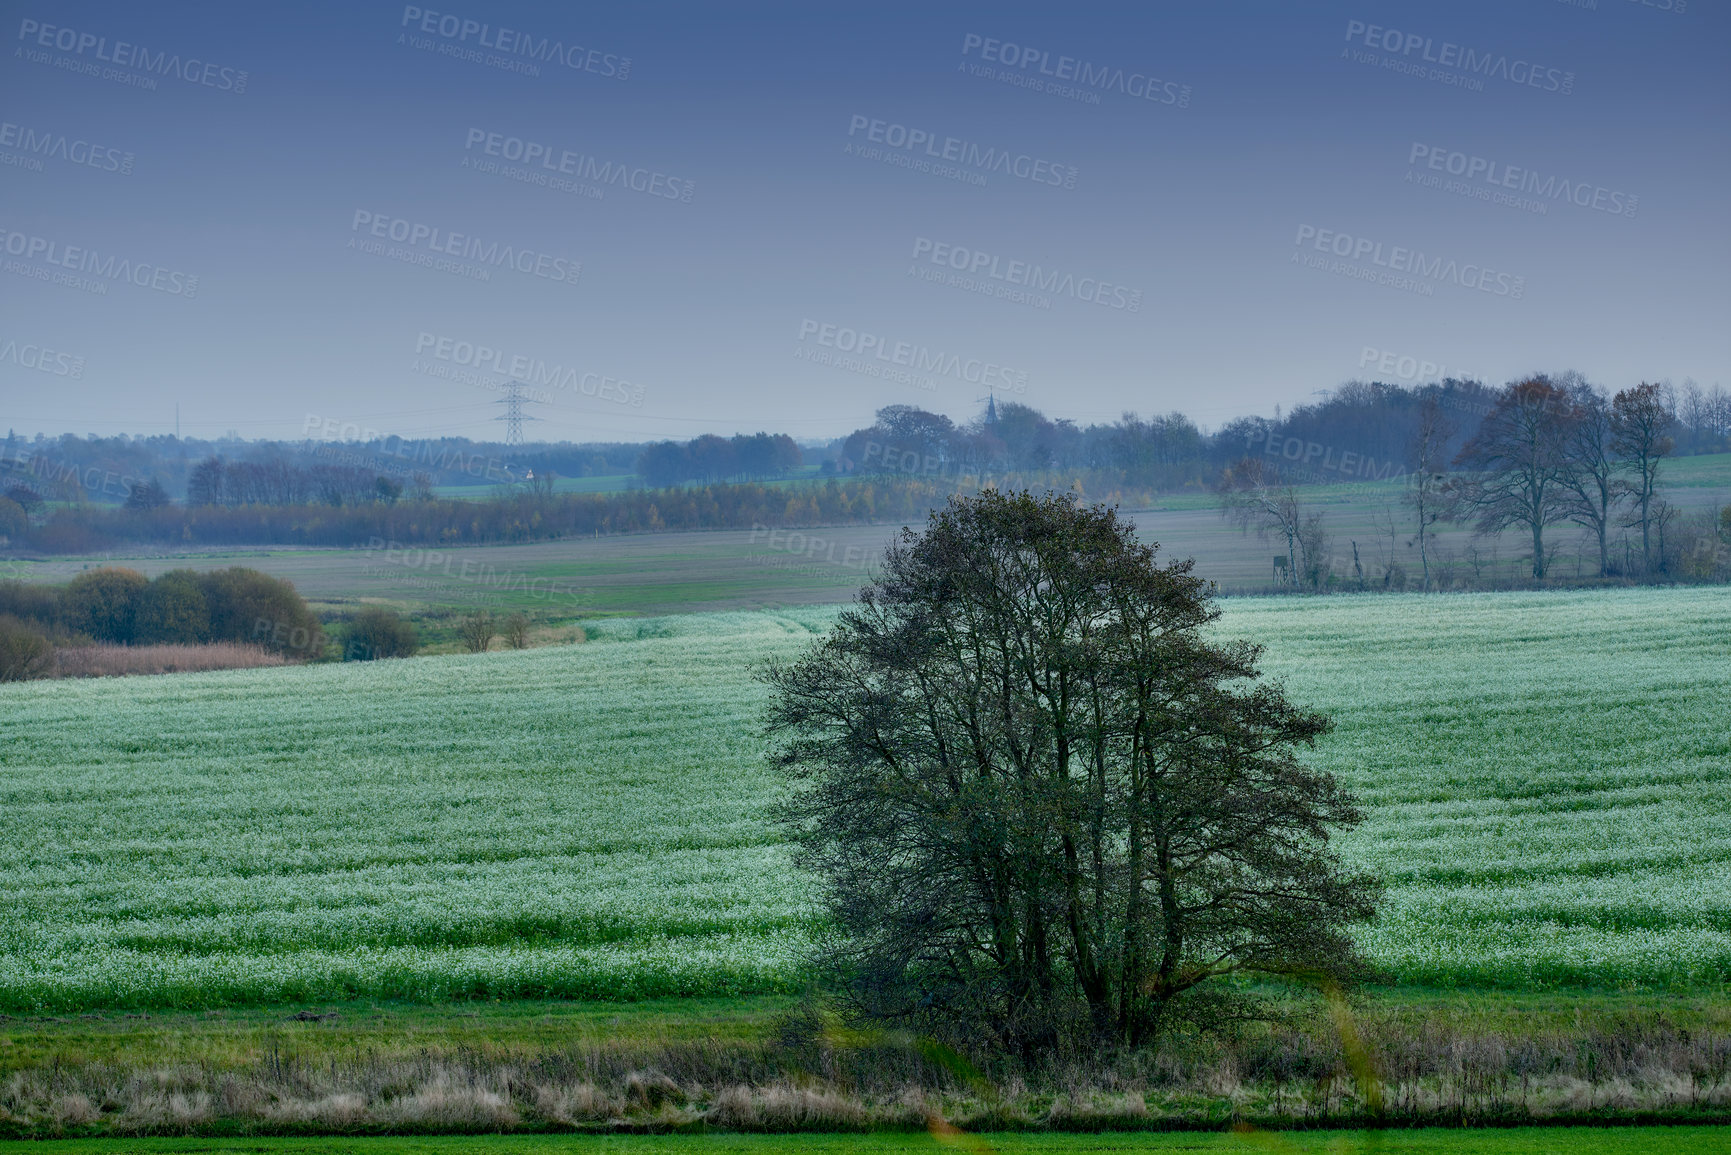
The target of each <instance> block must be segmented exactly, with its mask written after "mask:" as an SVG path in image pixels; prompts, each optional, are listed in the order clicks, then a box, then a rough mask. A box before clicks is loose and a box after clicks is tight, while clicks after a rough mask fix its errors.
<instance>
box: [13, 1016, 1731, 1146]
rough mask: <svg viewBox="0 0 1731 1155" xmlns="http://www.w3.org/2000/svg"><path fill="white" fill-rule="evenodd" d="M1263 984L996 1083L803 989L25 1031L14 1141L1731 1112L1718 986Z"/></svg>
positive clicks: (130, 1021)
mask: <svg viewBox="0 0 1731 1155" xmlns="http://www.w3.org/2000/svg"><path fill="white" fill-rule="evenodd" d="M1260 993H1261V994H1263V995H1264V997H1266V998H1270V999H1273V1000H1274V1001H1275V1010H1276V1011H1277V1012H1278V1014H1277V1016H1276V1021H1274V1022H1273V1023H1271V1024H1268V1025H1263V1026H1254V1027H1244V1028H1242V1029H1240V1030H1239V1031H1237V1032H1235V1033H1233V1034H1231V1035H1226V1036H1197V1035H1185V1034H1173V1035H1170V1036H1167V1037H1165V1038H1163V1039H1162V1040H1161V1041H1160V1043H1159V1044H1158V1045H1157V1046H1154V1047H1151V1048H1146V1049H1143V1050H1139V1051H1137V1052H1134V1053H1131V1054H1118V1055H1111V1054H1106V1055H1086V1056H1076V1057H1073V1058H1071V1059H1068V1060H1060V1061H1057V1062H1054V1063H1050V1064H1042V1065H1037V1066H1030V1067H1022V1066H1016V1065H1012V1064H1009V1063H1007V1062H1005V1061H1003V1060H1002V1059H992V1060H982V1061H981V1066H980V1069H978V1070H974V1069H971V1068H970V1067H969V1066H968V1064H966V1063H965V1062H961V1061H958V1060H957V1059H956V1058H955V1057H954V1056H950V1057H945V1056H944V1055H942V1054H939V1053H934V1052H932V1051H931V1050H929V1049H928V1048H926V1047H924V1046H922V1045H921V1044H919V1043H918V1042H917V1041H915V1040H913V1039H909V1038H905V1037H901V1036H897V1035H895V1034H885V1033H877V1034H871V1033H866V1034H862V1033H858V1032H848V1031H843V1030H838V1029H836V1027H835V1025H834V1024H833V1023H831V1024H830V1025H827V1026H826V1025H824V1022H823V1020H822V1018H821V1017H818V1018H814V1017H812V1016H811V1015H810V1013H809V1011H808V1010H807V1009H805V1008H802V1007H801V1006H799V1005H797V1004H793V1003H791V1002H790V1001H788V1000H782V999H740V1000H661V1001H651V1002H644V1003H638V1004H614V1005H603V1004H558V1003H545V1002H526V1003H499V1004H487V1005H484V1006H479V1007H475V1008H472V1009H463V1008H459V1007H453V1006H449V1005H446V1006H414V1005H402V1004H369V1003H349V1004H339V1005H335V1006H321V1007H316V1008H302V1009H299V1010H294V1009H291V1008H287V1007H282V1008H252V1009H248V1010H245V1011H231V1012H208V1013H205V1014H193V1013H185V1012H180V1013H170V1014H160V1015H149V1016H146V1015H140V1014H126V1015H111V1016H102V1015H84V1016H77V1017H66V1016H56V1017H46V1018H45V1017H34V1018H24V1019H19V1018H13V1019H8V1020H5V1021H0V1138H36V1139H46V1138H58V1137H64V1136H95V1135H106V1136H140V1137H141V1136H169V1135H193V1134H196V1135H204V1136H208V1137H212V1138H216V1137H221V1136H233V1135H250V1136H272V1135H275V1136H284V1135H304V1134H318V1133H328V1134H346V1135H357V1134H360V1135H366V1134H375V1135H376V1134H426V1133H468V1134H482V1133H511V1132H518V1133H521V1132H533V1133H547V1132H555V1133H556V1132H586V1133H591V1134H606V1133H618V1132H633V1133H645V1132H672V1131H680V1132H692V1131H697V1132H709V1131H716V1130H722V1131H733V1132H758V1133H777V1132H794V1131H798V1132H803V1133H807V1134H817V1133H846V1132H862V1131H868V1130H880V1131H881V1130H889V1131H898V1132H904V1133H906V1132H917V1131H920V1130H921V1129H922V1128H925V1127H927V1126H928V1125H929V1124H930V1122H931V1120H932V1119H934V1118H935V1119H946V1120H949V1121H950V1122H951V1123H952V1124H954V1125H956V1126H958V1127H960V1128H963V1129H965V1130H968V1131H1001V1130H1018V1131H1029V1132H1084V1131H1102V1130H1123V1131H1138V1130H1173V1129H1202V1130H1208V1129H1221V1128H1225V1127H1227V1126H1230V1125H1233V1124H1248V1125H1255V1126H1261V1127H1273V1128H1281V1129H1285V1128H1292V1127H1308V1128H1318V1127H1328V1126H1361V1127H1363V1126H1374V1125H1378V1124H1383V1123H1386V1124H1389V1125H1394V1126H1413V1125H1425V1124H1439V1123H1440V1124H1448V1125H1470V1124H1497V1125H1502V1126H1516V1125H1527V1126H1530V1125H1535V1124H1544V1123H1562V1122H1567V1123H1591V1124H1598V1125H1606V1124H1613V1123H1635V1122H1644V1123H1655V1122H1664V1123H1671V1124H1679V1123H1692V1122H1709V1121H1713V1122H1727V1121H1731V1004H1728V1003H1727V1001H1726V1000H1725V999H1724V998H1723V997H1722V996H1721V995H1720V994H1719V992H1698V993H1696V994H1693V995H1689V996H1678V995H1668V996H1654V995H1639V994H1630V993H1621V992H1590V991H1589V992H1568V993H1550V994H1504V995H1495V994H1493V995H1480V994H1475V995H1463V994H1460V993H1457V992H1447V991H1423V992H1415V991H1411V990H1387V989H1379V990H1368V991H1362V992H1359V993H1357V994H1356V995H1354V996H1353V997H1352V999H1351V1000H1350V1002H1349V1003H1348V1004H1347V1005H1346V1006H1344V1007H1342V1006H1335V1007H1332V1008H1330V1007H1326V1006H1324V1005H1323V1004H1322V1003H1321V1002H1320V1000H1318V999H1316V998H1314V997H1313V996H1304V995H1295V994H1293V993H1292V992H1290V991H1286V992H1283V991H1280V990H1276V989H1272V988H1270V989H1264V990H1263V991H1261V992H1260ZM1343 1024H1346V1025H1345V1026H1343ZM1349 1040H1350V1041H1349ZM259 1149H261V1150H263V1149H266V1148H259Z"/></svg>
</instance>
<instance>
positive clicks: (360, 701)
mask: <svg viewBox="0 0 1731 1155" xmlns="http://www.w3.org/2000/svg"><path fill="white" fill-rule="evenodd" d="M1226 611H1227V613H1226V618H1225V620H1224V622H1223V623H1222V626H1221V628H1222V629H1223V630H1224V631H1226V632H1228V633H1234V634H1245V635H1249V636H1253V637H1256V638H1259V639H1262V640H1264V641H1266V642H1267V643H1268V645H1269V654H1268V660H1267V668H1268V670H1269V671H1270V672H1271V673H1273V674H1275V675H1276V676H1279V677H1282V678H1284V679H1285V680H1286V682H1287V684H1288V687H1289V690H1290V692H1291V695H1292V696H1293V697H1294V698H1295V699H1296V700H1297V701H1298V702H1300V703H1303V704H1305V705H1307V706H1311V707H1316V708H1321V709H1324V710H1327V711H1329V712H1331V713H1333V714H1334V715H1335V717H1336V718H1337V720H1338V723H1339V725H1338V729H1337V730H1336V731H1335V733H1334V734H1332V735H1330V736H1329V737H1328V738H1327V739H1325V740H1324V743H1323V745H1322V747H1321V749H1320V750H1319V752H1318V753H1317V755H1316V759H1317V761H1318V762H1319V763H1321V764H1323V765H1326V766H1328V767H1329V768H1331V769H1333V770H1334V771H1335V772H1336V773H1338V774H1339V775H1340V776H1341V777H1342V778H1344V779H1345V780H1346V781H1347V782H1349V783H1350V784H1351V785H1352V786H1353V787H1354V788H1355V789H1356V790H1357V791H1358V792H1359V793H1360V795H1361V797H1362V799H1363V801H1364V802H1365V804H1366V809H1367V811H1368V813H1369V820H1368V821H1367V822H1366V824H1365V825H1364V827H1363V828H1361V829H1360V830H1359V831H1357V832H1355V833H1354V834H1352V835H1351V836H1350V837H1349V838H1348V839H1347V840H1346V842H1345V844H1344V846H1345V851H1346V853H1347V855H1348V857H1349V858H1350V859H1352V860H1353V861H1354V862H1356V863H1359V864H1362V865H1364V866H1366V867H1369V868H1370V869H1373V870H1375V871H1376V872H1377V873H1379V874H1381V875H1382V876H1383V877H1384V878H1385V879H1386V880H1387V881H1388V883H1389V894H1388V899H1387V902H1386V904H1385V908H1384V911H1383V914H1382V916H1381V919H1380V921H1379V922H1378V923H1377V924H1376V925H1375V926H1373V927H1369V928H1366V929H1365V931H1364V934H1363V939H1364V944H1365V946H1366V948H1367V950H1368V951H1369V953H1370V954H1371V956H1372V958H1373V959H1374V960H1375V961H1376V962H1377V963H1379V964H1380V965H1381V966H1382V967H1383V968H1384V970H1385V971H1386V974H1387V977H1388V979H1389V980H1390V981H1393V982H1399V983H1409V984H1422V985H1427V986H1439V985H1440V986H1449V985H1462V986H1500V987H1505V988H1526V989H1532V988H1535V987H1556V986H1596V987H1611V988H1646V989H1659V988H1694V989H1700V988H1703V987H1707V988H1711V987H1717V986H1720V985H1722V984H1723V983H1724V982H1725V981H1726V980H1727V979H1728V978H1731V591H1728V590H1725V589H1723V588H1701V589H1684V590H1622V591H1591V592H1574V593H1531V594H1527V593H1519V594H1499V595H1461V596H1446V597H1430V598H1425V597H1420V596H1411V595H1409V596H1385V597H1377V596H1358V597H1341V598H1333V599H1327V600H1316V599H1272V600H1257V599H1234V600H1232V601H1230V602H1228V603H1226ZM833 612H834V611H833V610H831V609H810V610H805V611H799V612H792V611H788V612H781V613H731V614H715V615H693V616H686V617H680V618H666V619H647V620H645V619H638V620H630V619H612V620H604V621H591V622H589V623H588V628H589V631H590V637H591V639H592V640H591V641H590V642H588V643H587V644H584V645H581V646H564V647H548V648H544V649H539V650H529V651H523V652H518V653H493V654H482V655H468V656H460V657H439V658H421V659H410V660H406V661H396V662H381V663H368V664H350V665H327V666H311V667H299V668H279V669H265V670H250V671H230V672H224V673H216V674H195V675H176V676H173V677H159V678H148V679H95V680H90V681H85V682H44V683H20V684H12V685H7V686H0V844H4V845H5V846H6V847H8V854H7V855H6V856H5V859H4V861H3V862H0V890H3V892H4V893H5V894H6V895H7V896H8V897H7V899H6V902H5V904H4V906H3V907H0V919H3V921H0V1009H3V1010H10V1011H13V1012H20V1011H22V1012H30V1011H43V1010H50V1009H54V1010H73V1009H78V1010H84V1009H91V1008H100V1007H132V1006H137V1007H143V1006H158V1007H161V1006H182V1007H201V1006H222V1005H236V1004H247V1003H265V1002H271V1003H284V1002H301V1001H318V1000H332V999H342V998H352V997H363V998H407V999H420V1000H432V1001H437V1000H443V999H449V998H453V997H456V998H461V997H506V998H539V997H555V998H558V997H577V998H590V999H594V998H638V997H649V996H659V995H712V996H725V995H734V994H741V993H774V992H791V991H797V990H798V989H800V987H801V985H802V977H803V975H802V970H801V957H802V951H803V949H804V946H805V943H806V942H807V940H808V936H809V934H810V932H811V929H812V927H813V919H814V917H815V912H814V910H813V907H812V904H811V901H810V891H809V888H808V886H807V884H806V883H805V881H804V880H802V879H801V878H799V877H798V876H796V875H795V874H794V873H793V872H792V871H791V869H790V868H789V865H788V855H787V848H786V847H785V846H784V845H782V844H781V842H780V841H779V840H778V839H777V837H776V834H775V832H774V831H773V830H772V829H770V828H769V827H768V825H767V824H766V822H765V820H764V817H763V815H764V808H765V805H766V803H767V802H768V801H769V800H770V799H771V798H773V797H774V795H775V791H776V789H777V787H776V784H775V782H774V780H773V779H772V778H771V776H770V774H769V772H768V771H767V769H766V768H765V766H764V765H763V763H762V762H761V761H760V758H759V754H760V749H761V741H760V739H759V738H758V737H757V736H756V732H755V725H756V722H755V719H756V715H757V711H758V708H759V705H760V703H761V694H762V691H761V689H760V688H759V687H758V686H757V685H756V684H755V683H754V682H753V681H752V680H751V677H750V670H751V668H752V666H753V664H754V663H756V662H758V661H760V660H762V659H764V658H766V657H768V656H770V655H774V654H783V655H785V654H791V653H793V652H795V651H797V650H798V649H800V648H801V647H803V646H805V645H808V644H809V643H810V642H811V641H812V640H813V639H814V638H815V637H816V636H817V633H818V632H820V631H821V630H822V629H823V628H824V627H825V625H826V623H827V622H828V621H829V620H830V618H831V615H832V614H833Z"/></svg>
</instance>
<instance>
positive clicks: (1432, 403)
mask: <svg viewBox="0 0 1731 1155" xmlns="http://www.w3.org/2000/svg"><path fill="white" fill-rule="evenodd" d="M1454 435H1455V423H1454V422H1453V421H1452V420H1451V419H1450V418H1449V416H1448V414H1446V413H1444V412H1443V410H1442V406H1441V405H1439V404H1437V399H1436V397H1435V395H1434V394H1433V395H1430V396H1427V397H1426V398H1425V399H1424V404H1423V405H1421V406H1420V407H1419V412H1418V430H1417V431H1416V432H1415V433H1414V434H1413V439H1412V443H1411V445H1410V446H1409V447H1408V451H1407V457H1408V462H1409V464H1410V465H1411V467H1412V468H1411V472H1409V473H1408V474H1407V485H1406V494H1405V500H1406V504H1407V505H1408V506H1410V507H1411V508H1412V511H1413V516H1414V519H1415V520H1416V521H1417V524H1418V533H1417V534H1416V535H1415V537H1416V538H1417V540H1418V561H1419V566H1420V568H1421V570H1422V571H1423V575H1424V578H1423V580H1424V589H1426V590H1427V591H1428V590H1429V589H1430V555H1431V539H1432V538H1433V537H1434V536H1435V533H1434V531H1433V530H1432V529H1431V527H1432V526H1434V525H1435V524H1436V523H1437V522H1439V521H1451V520H1453V519H1454V516H1455V507H1456V505H1457V501H1456V497H1455V493H1454V490H1453V489H1452V488H1451V487H1450V486H1449V484H1448V444H1449V440H1450V439H1451V438H1453V437H1454Z"/></svg>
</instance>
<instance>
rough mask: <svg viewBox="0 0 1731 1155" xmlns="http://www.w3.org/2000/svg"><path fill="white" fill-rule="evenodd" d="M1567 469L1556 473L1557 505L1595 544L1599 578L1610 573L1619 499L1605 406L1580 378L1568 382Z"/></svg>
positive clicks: (1620, 490) (1601, 396)
mask: <svg viewBox="0 0 1731 1155" xmlns="http://www.w3.org/2000/svg"><path fill="white" fill-rule="evenodd" d="M1568 393H1569V401H1570V406H1571V408H1570V412H1569V427H1568V442H1567V445H1566V447H1565V448H1566V454H1567V468H1566V469H1564V471H1563V474H1562V482H1563V491H1564V492H1563V508H1564V511H1565V513H1566V514H1567V516H1568V519H1569V520H1570V521H1572V522H1574V523H1575V524H1576V525H1578V526H1580V527H1581V528H1582V529H1585V530H1586V531H1587V532H1588V533H1590V534H1592V535H1593V537H1594V539H1595V540H1596V541H1597V543H1598V547H1599V576H1600V577H1604V576H1605V575H1607V574H1609V573H1610V572H1611V554H1610V531H1611V522H1612V518H1613V516H1614V515H1615V512H1616V508H1617V505H1618V504H1619V503H1620V502H1621V501H1622V499H1623V496H1624V494H1623V488H1622V486H1621V485H1620V484H1619V483H1618V480H1617V472H1618V468H1619V467H1618V463H1617V451H1616V447H1615V438H1614V436H1613V430H1612V422H1611V405H1610V402H1609V401H1607V400H1606V399H1605V396H1604V394H1602V393H1600V392H1599V391H1598V390H1596V389H1594V388H1593V387H1592V386H1591V385H1588V384H1587V383H1586V381H1584V380H1578V381H1575V382H1573V383H1571V385H1570V387H1569V390H1568Z"/></svg>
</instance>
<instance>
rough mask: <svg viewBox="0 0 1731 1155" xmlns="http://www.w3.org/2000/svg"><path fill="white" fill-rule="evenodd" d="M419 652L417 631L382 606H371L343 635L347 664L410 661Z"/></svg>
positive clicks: (419, 641) (419, 640)
mask: <svg viewBox="0 0 1731 1155" xmlns="http://www.w3.org/2000/svg"><path fill="white" fill-rule="evenodd" d="M420 648H421V639H420V637H419V636H418V635H417V634H416V633H415V627H414V626H413V625H412V624H410V623H409V622H405V621H404V620H403V619H402V618H400V617H398V616H397V615H396V614H395V613H393V612H392V611H390V610H387V609H385V608H384V607H383V606H368V607H367V608H366V609H364V610H362V611H361V612H360V613H358V614H356V615H355V620H354V621H352V622H350V623H349V628H348V630H347V631H346V632H345V633H344V635H343V661H345V662H371V661H374V660H375V659H378V658H408V657H412V656H413V655H414V653H415V651H416V650H418V649H420Z"/></svg>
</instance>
